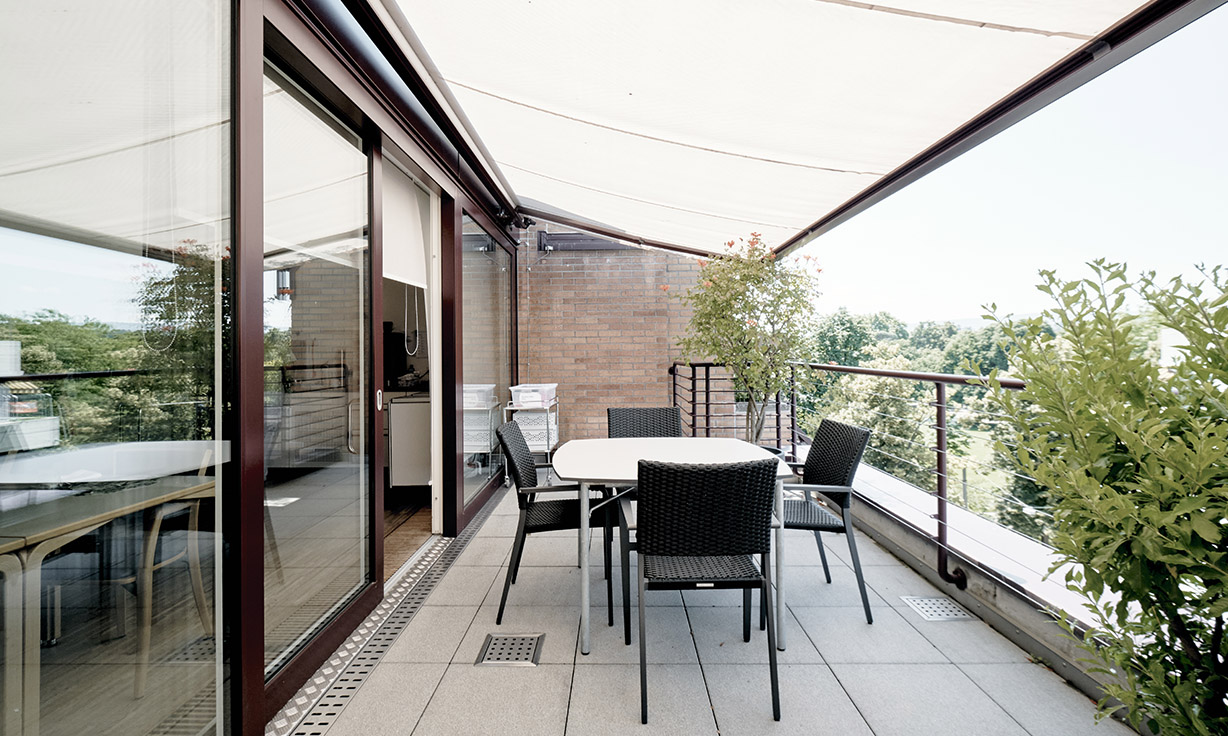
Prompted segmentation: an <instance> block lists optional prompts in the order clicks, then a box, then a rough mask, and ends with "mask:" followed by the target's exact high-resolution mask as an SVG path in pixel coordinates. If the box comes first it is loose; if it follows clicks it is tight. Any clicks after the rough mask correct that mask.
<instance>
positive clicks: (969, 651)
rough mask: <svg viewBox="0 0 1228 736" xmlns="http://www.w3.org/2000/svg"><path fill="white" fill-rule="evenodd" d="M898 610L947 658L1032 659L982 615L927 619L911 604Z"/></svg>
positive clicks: (969, 660)
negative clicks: (962, 619) (945, 619)
mask: <svg viewBox="0 0 1228 736" xmlns="http://www.w3.org/2000/svg"><path fill="white" fill-rule="evenodd" d="M896 611H897V612H898V613H899V614H900V615H901V616H903V617H904V620H905V621H907V622H908V623H909V624H911V625H912V627H913V628H915V629H916V630H917V631H919V632H920V633H921V635H922V636H924V637H925V638H926V639H927V640H928V641H929V642H930V643H931V644H933V645H934V646H935V647H937V649H938V651H940V652H942V653H943V654H945V655H946V657H947V659H949V660H951V661H952V662H955V663H957V664H959V663H965V662H967V663H997V662H1013V663H1017V664H1022V663H1027V662H1029V661H1030V658H1029V656H1028V653H1027V652H1025V651H1023V650H1022V649H1020V648H1019V647H1017V646H1015V644H1014V643H1012V642H1011V640H1010V639H1007V638H1006V637H1005V636H1002V635H1001V634H999V633H998V632H997V631H994V630H993V628H992V627H990V626H989V625H988V624H986V623H985V622H984V621H981V620H980V619H970V620H966V621H926V620H925V619H923V618H921V614H919V613H917V612H916V611H914V610H912V609H910V608H898V609H896Z"/></svg>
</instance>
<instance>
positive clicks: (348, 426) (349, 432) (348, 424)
mask: <svg viewBox="0 0 1228 736" xmlns="http://www.w3.org/2000/svg"><path fill="white" fill-rule="evenodd" d="M356 404H358V399H352V400H351V401H349V402H348V403H347V404H346V405H345V449H347V450H349V451H350V454H351V455H357V454H358V450H355V449H354V423H353V421H351V416H352V412H351V410H352V409H353V408H354V406H355V405H356Z"/></svg>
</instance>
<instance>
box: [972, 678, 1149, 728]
mask: <svg viewBox="0 0 1228 736" xmlns="http://www.w3.org/2000/svg"><path fill="white" fill-rule="evenodd" d="M960 669H961V670H963V671H964V674H966V675H967V676H968V677H970V678H972V680H973V682H975V683H976V684H977V685H978V686H979V687H980V688H981V689H982V690H984V691H985V692H986V693H988V694H989V697H991V698H993V699H994V702H996V703H997V704H998V705H999V706H1001V707H1002V708H1003V710H1005V711H1006V712H1007V713H1009V714H1011V716H1013V717H1014V718H1015V720H1017V721H1019V723H1020V724H1022V725H1023V727H1024V728H1026V729H1027V730H1028V733H1030V734H1032V736H1043V735H1045V734H1057V733H1060V734H1062V736H1133V735H1134V733H1135V732H1134V730H1133V729H1131V728H1130V727H1129V726H1127V725H1125V724H1124V723H1121V722H1119V721H1116V720H1114V719H1112V718H1105V719H1104V720H1102V721H1100V722H1099V723H1097V721H1096V719H1095V715H1096V704H1095V703H1094V702H1092V701H1091V699H1090V698H1088V697H1087V696H1086V695H1084V694H1083V693H1081V692H1079V691H1078V690H1076V689H1074V688H1073V687H1072V686H1070V685H1069V684H1067V682H1066V681H1065V680H1063V679H1062V678H1061V677H1059V676H1058V675H1056V674H1054V673H1053V672H1052V671H1051V670H1049V669H1048V668H1047V667H1044V666H1042V665H1038V664H1031V663H1028V664H968V665H960Z"/></svg>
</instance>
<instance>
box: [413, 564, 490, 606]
mask: <svg viewBox="0 0 1228 736" xmlns="http://www.w3.org/2000/svg"><path fill="white" fill-rule="evenodd" d="M501 572H502V568H500V567H495V566H493V565H491V566H488V567H477V566H473V565H454V566H453V567H452V568H451V569H450V570H448V573H447V574H446V575H444V576H443V579H442V580H440V581H439V584H438V585H436V586H435V590H433V591H432V592H431V596H430V599H429V600H430V602H431V603H432V604H433V605H437V606H474V607H477V606H479V605H481V604H482V601H483V600H485V599H486V596H487V594H488V593H489V592H490V588H491V586H493V585H494V583H495V580H496V576H497V575H499V574H500V573H501ZM499 582H502V579H501V578H500V579H499Z"/></svg>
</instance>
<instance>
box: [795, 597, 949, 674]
mask: <svg viewBox="0 0 1228 736" xmlns="http://www.w3.org/2000/svg"><path fill="white" fill-rule="evenodd" d="M790 608H791V610H792V611H793V615H794V616H796V617H797V620H798V622H799V623H800V624H801V626H802V628H803V629H804V630H805V632H806V635H807V636H809V637H810V640H811V641H813V642H814V645H815V646H816V647H818V650H819V654H822V655H823V659H824V660H826V661H827V663H828V664H835V663H837V662H841V663H848V662H856V663H869V662H873V663H881V664H892V663H920V662H947V661H949V660H948V659H947V658H946V656H945V655H943V653H942V652H940V651H938V650H937V649H936V648H935V647H934V645H932V644H930V643H929V641H928V640H926V638H925V637H923V636H921V634H920V633H919V632H918V631H917V630H916V629H914V628H913V627H912V626H909V625H908V622H907V621H905V620H904V619H903V618H902V617H901V616H900V614H899V613H897V612H896V611H895V610H894V609H891V608H878V609H875V610H874V623H873V624H867V623H866V618H865V611H864V610H863V609H862V608H861V606H857V607H856V608H853V607H844V608H838V607H825V608H801V607H798V608H793V607H790ZM790 641H791V640H790ZM790 646H792V645H791V644H790Z"/></svg>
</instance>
